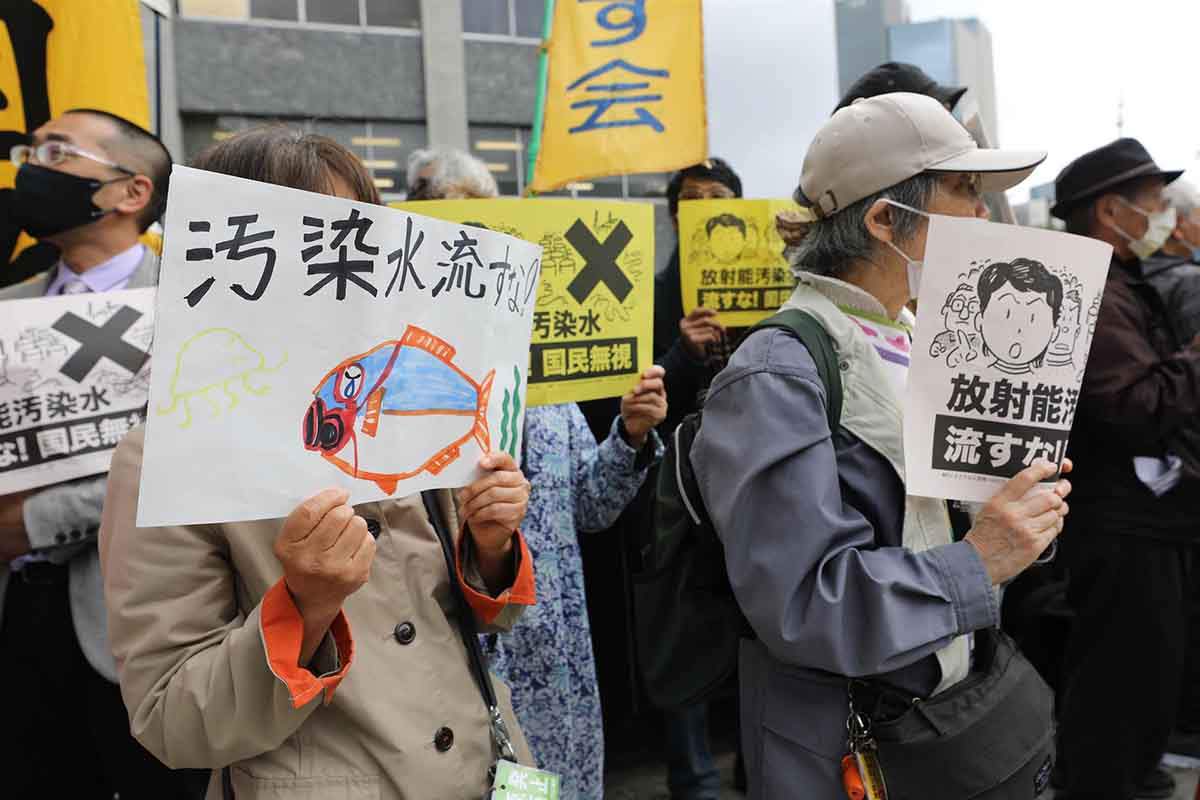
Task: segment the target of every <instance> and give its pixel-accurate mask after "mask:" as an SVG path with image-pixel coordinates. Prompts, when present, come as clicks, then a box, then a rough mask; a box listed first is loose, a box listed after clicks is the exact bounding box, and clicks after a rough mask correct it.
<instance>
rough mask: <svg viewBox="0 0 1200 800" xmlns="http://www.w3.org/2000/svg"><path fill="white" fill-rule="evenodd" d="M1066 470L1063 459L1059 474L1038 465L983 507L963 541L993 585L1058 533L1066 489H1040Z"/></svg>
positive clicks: (1060, 485) (1058, 486)
mask: <svg viewBox="0 0 1200 800" xmlns="http://www.w3.org/2000/svg"><path fill="white" fill-rule="evenodd" d="M1071 468H1072V465H1071V461H1070V460H1069V459H1066V460H1064V461H1063V463H1062V468H1061V470H1060V468H1059V467H1057V466H1055V465H1054V464H1053V463H1052V462H1050V461H1046V460H1044V459H1039V460H1037V461H1035V462H1034V463H1033V465H1032V466H1029V467H1026V468H1025V469H1023V470H1022V471H1021V472H1019V473H1017V474H1016V475H1015V476H1013V477H1012V478H1011V479H1009V481H1008V483H1006V484H1004V487H1003V488H1002V489H1001V490H1000V491H999V492H997V493H996V495H995V496H994V497H992V499H991V500H989V501H988V502H987V504H986V505H984V507H983V511H981V512H980V514H979V516H978V517H976V519H975V524H974V525H973V526H972V527H971V530H970V532H969V533H968V534H967V535H966V540H967V541H968V542H970V543H971V544H972V545H974V546H975V549H976V550H978V551H979V556H980V558H982V559H983V566H984V568H985V569H986V570H987V573H988V577H990V578H991V579H992V584H993V585H995V586H999V585H1000V584H1002V583H1004V582H1005V581H1009V580H1012V579H1013V578H1015V577H1016V576H1017V575H1019V574H1020V573H1021V572H1023V571H1024V570H1025V568H1026V567H1028V566H1029V565H1031V564H1032V563H1033V562H1034V561H1035V560H1036V559H1037V557H1038V556H1039V555H1041V554H1042V552H1043V551H1044V550H1045V549H1046V548H1047V547H1049V546H1050V543H1051V542H1053V541H1054V540H1055V538H1057V537H1058V534H1060V533H1062V529H1063V520H1064V519H1065V518H1066V516H1067V511H1068V507H1067V501H1066V499H1065V498H1066V496H1067V495H1068V494H1070V493H1071V483H1070V482H1069V481H1066V480H1059V481H1057V482H1056V483H1055V484H1054V486H1041V485H1040V484H1041V482H1042V481H1045V480H1048V479H1050V478H1053V477H1054V476H1055V474H1058V473H1060V472H1061V473H1062V474H1066V473H1068V472H1070V471H1071Z"/></svg>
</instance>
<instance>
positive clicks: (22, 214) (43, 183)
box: [12, 164, 128, 239]
mask: <svg viewBox="0 0 1200 800" xmlns="http://www.w3.org/2000/svg"><path fill="white" fill-rule="evenodd" d="M127 179H128V178H127V177H125V176H123V177H120V178H113V179H112V180H107V181H100V180H96V179H94V178H81V177H79V176H78V175H70V174H68V173H66V172H59V171H57V170H53V169H48V168H46V167H42V166H38V165H37V164H22V165H21V168H20V169H19V170H17V183H16V186H15V187H14V190H13V198H12V199H13V202H12V217H13V221H14V222H16V223H17V224H18V225H20V226H21V230H23V231H25V232H26V233H28V234H29V235H30V236H32V237H34V238H35V239H44V238H46V237H47V236H53V235H55V234H56V233H62V232H63V231H69V230H71V229H72V228H78V227H80V226H83V225H87V224H88V223H91V222H95V221H96V220H98V219H100V218H101V217H103V216H104V215H105V214H107V213H108V211H105V210H103V209H101V208H98V207H97V206H96V204H95V203H93V202H92V195H94V194H95V193H96V192H97V191H98V190H99V189H100V187H102V186H106V185H107V184H110V183H114V182H115V181H123V180H127Z"/></svg>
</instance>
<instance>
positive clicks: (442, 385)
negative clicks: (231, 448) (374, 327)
mask: <svg viewBox="0 0 1200 800" xmlns="http://www.w3.org/2000/svg"><path fill="white" fill-rule="evenodd" d="M455 352H456V351H455V349H454V347H452V346H451V345H450V344H449V343H448V342H446V341H444V340H442V339H440V338H438V337H437V336H434V335H433V334H432V333H429V332H428V331H425V330H422V329H421V328H418V327H416V326H415V325H409V326H408V327H407V328H406V329H405V331H404V335H403V336H402V337H401V338H400V339H398V340H397V339H392V340H389V341H386V342H383V343H381V344H379V345H376V346H375V347H374V348H372V349H371V350H369V351H367V352H365V353H361V354H359V355H356V356H351V357H350V358H347V359H346V360H345V361H343V362H342V363H340V364H338V365H337V366H336V367H334V368H333V369H332V370H330V371H329V372H328V373H327V374H326V375H325V377H323V378H321V380H320V382H319V383H317V386H316V388H315V389H313V395H314V397H313V401H312V404H311V405H310V406H309V407H308V411H307V412H306V413H305V415H304V421H303V423H302V426H301V428H302V430H301V433H302V436H303V440H304V447H305V449H306V450H309V451H312V452H316V453H319V454H320V455H321V457H322V458H324V459H325V460H326V461H328V462H329V463H330V464H333V465H334V466H335V467H337V468H338V469H340V470H341V471H342V472H345V473H346V474H347V475H349V476H351V477H353V478H359V479H362V480H368V481H372V482H374V483H375V485H376V486H378V487H379V488H380V489H381V490H382V491H384V492H386V493H387V494H389V495H390V494H394V493H395V491H396V485H397V484H398V483H400V481H404V480H408V479H409V478H414V477H416V476H417V475H420V474H421V473H422V472H428V473H429V474H431V475H437V474H438V473H440V472H441V471H442V470H444V469H445V468H446V467H447V466H449V465H450V464H452V463H454V462H455V461H456V460H458V458H459V456H460V455H461V453H462V447H463V445H465V444H466V443H467V442H468V441H470V440H471V439H474V440H475V443H476V444H478V445H479V449H480V450H482V451H483V452H484V453H487V452H489V451H490V450H491V435H490V433H489V432H488V421H487V411H488V402H489V400H490V399H491V395H492V381H493V379H494V378H495V373H496V371H495V370H490V371H489V372H488V373H487V375H485V376H484V378H483V380H482V381H479V382H476V381H475V380H473V379H472V378H471V377H470V376H469V375H467V374H466V373H465V372H463V371H462V370H461V369H459V367H458V366H456V365H455V363H454V355H455ZM414 441H432V442H438V443H440V442H445V444H444V445H441V446H440V447H439V446H437V445H434V446H433V450H434V452H433V453H432V454H429V453H428V451H427V450H426V451H421V450H420V449H419V448H415V447H413V445H412V443H413V442H414Z"/></svg>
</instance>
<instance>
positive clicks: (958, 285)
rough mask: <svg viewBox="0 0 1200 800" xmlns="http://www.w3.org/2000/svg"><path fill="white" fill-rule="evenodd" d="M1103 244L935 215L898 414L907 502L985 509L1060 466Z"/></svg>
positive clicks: (1102, 266)
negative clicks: (1031, 469) (1032, 470)
mask: <svg viewBox="0 0 1200 800" xmlns="http://www.w3.org/2000/svg"><path fill="white" fill-rule="evenodd" d="M1111 256H1112V248H1111V247H1109V246H1108V245H1106V244H1104V243H1102V242H1098V241H1095V240H1093V239H1085V238H1083V237H1080V236H1072V235H1070V234H1065V233H1056V232H1053V231H1046V230H1041V229H1038V228H1021V227H1017V226H1015V225H1002V224H999V223H993V222H982V221H979V220H974V219H958V218H953V217H944V216H935V217H933V218H932V219H931V221H930V223H929V236H928V240H927V243H926V245H925V268H924V271H923V273H922V275H921V291H920V295H921V296H920V298H919V300H918V316H917V326H916V333H915V336H914V339H913V356H912V364H911V367H910V369H909V374H908V394H907V398H906V400H905V406H904V464H905V472H906V484H907V490H908V493H909V494H914V495H920V496H923V497H944V498H947V499H951V500H967V501H975V502H982V501H985V500H988V499H989V498H991V496H992V495H994V494H995V493H996V491H997V490H998V489H999V487H1000V486H1001V485H1003V484H1004V482H1005V481H1006V480H1007V479H1009V478H1011V477H1012V476H1013V475H1016V474H1017V473H1018V472H1020V471H1021V470H1022V469H1024V468H1025V467H1027V466H1029V465H1030V464H1031V463H1032V462H1033V460H1034V459H1035V458H1039V457H1042V458H1047V459H1049V460H1051V461H1054V462H1055V463H1059V462H1061V461H1062V459H1063V456H1064V455H1065V453H1066V449H1067V439H1068V438H1069V436H1070V433H1071V421H1072V419H1073V417H1074V415H1075V407H1076V403H1077V401H1078V399H1079V385H1080V382H1081V381H1082V380H1083V370H1084V366H1085V365H1086V364H1087V357H1088V351H1089V350H1090V349H1091V346H1092V334H1093V332H1094V331H1095V327H1096V317H1097V315H1098V314H1099V311H1100V301H1101V297H1102V295H1103V293H1104V281H1105V278H1106V276H1107V274H1108V266H1109V259H1110V258H1111Z"/></svg>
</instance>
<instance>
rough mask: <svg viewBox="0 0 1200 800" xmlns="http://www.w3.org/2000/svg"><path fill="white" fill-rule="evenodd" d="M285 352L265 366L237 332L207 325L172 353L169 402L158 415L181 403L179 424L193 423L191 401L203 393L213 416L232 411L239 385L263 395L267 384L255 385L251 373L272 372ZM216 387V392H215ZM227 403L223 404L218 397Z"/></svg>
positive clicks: (171, 409)
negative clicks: (172, 365) (175, 353)
mask: <svg viewBox="0 0 1200 800" xmlns="http://www.w3.org/2000/svg"><path fill="white" fill-rule="evenodd" d="M286 360H287V356H286V355H284V357H283V359H282V360H281V361H280V362H279V363H278V364H276V365H275V366H273V367H268V366H267V360H266V358H265V357H264V356H263V354H262V353H260V352H259V351H257V350H255V349H254V348H253V347H251V346H250V345H249V344H247V343H246V340H245V339H243V338H242V337H241V335H240V334H238V333H235V332H234V331H231V330H230V329H228V328H208V329H206V330H203V331H200V332H199V333H197V334H196V335H195V336H193V337H192V338H190V339H188V340H187V341H186V342H184V343H183V347H181V348H179V355H178V356H176V357H175V372H174V374H173V375H171V390H170V391H171V403H170V405H168V406H159V407H158V409H157V413H158V416H160V417H163V416H168V415H170V414H174V413H175V411H176V409H177V408H178V407H179V406H180V405H181V404H182V406H183V420H182V421H181V422H180V423H179V427H180V428H189V427H191V425H192V406H191V401H192V400H194V399H196V398H198V397H202V398H204V400H205V401H207V403H208V405H209V409H210V410H211V411H212V416H213V417H214V418H215V417H219V416H221V413H222V411H232V410H233V409H234V408H236V407H237V405H238V402H239V401H240V396H239V394H238V389H239V388H240V389H241V390H242V391H245V392H248V393H249V394H252V395H265V394H267V392H269V391H270V387H269V386H265V385H263V386H255V385H253V384H252V383H251V382H250V381H251V377H252V376H254V375H255V374H258V373H265V372H274V371H275V370H277V369H279V368H280V367H281V366H283V363H284V361H286ZM218 391H219V393H218ZM222 396H223V398H224V400H225V401H226V402H227V403H228V406H227V407H226V408H224V409H223V408H222V403H221V398H222Z"/></svg>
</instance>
